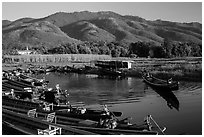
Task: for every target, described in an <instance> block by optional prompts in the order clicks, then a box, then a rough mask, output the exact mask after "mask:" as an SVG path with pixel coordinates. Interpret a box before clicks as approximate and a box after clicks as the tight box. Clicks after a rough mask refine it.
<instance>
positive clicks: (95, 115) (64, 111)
mask: <svg viewBox="0 0 204 137" xmlns="http://www.w3.org/2000/svg"><path fill="white" fill-rule="evenodd" d="M2 105H4V106H12V107H16V108H22V109H26V110H28V109H33V108H37V109H38V110H39V111H41V112H44V111H45V113H49V111H46V110H52V112H56V115H58V116H66V117H73V118H79V119H90V120H94V121H99V120H100V119H101V118H103V119H105V118H111V116H112V115H106V114H105V113H106V112H105V111H104V110H92V109H86V110H85V112H83V109H84V108H79V107H71V105H66V106H65V105H63V106H58V105H52V106H45V104H44V102H43V101H41V102H40V101H39V100H37V102H31V101H25V100H19V99H12V98H9V97H7V96H3V97H2ZM68 110H69V111H68ZM81 112H83V113H81ZM112 113H113V115H114V116H116V117H120V116H121V115H122V112H112Z"/></svg>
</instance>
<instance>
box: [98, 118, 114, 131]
mask: <svg viewBox="0 0 204 137" xmlns="http://www.w3.org/2000/svg"><path fill="white" fill-rule="evenodd" d="M117 125H118V123H117V120H116V119H115V118H114V117H112V118H111V119H102V118H101V119H100V120H99V123H98V127H102V128H107V129H115V128H116V127H117Z"/></svg>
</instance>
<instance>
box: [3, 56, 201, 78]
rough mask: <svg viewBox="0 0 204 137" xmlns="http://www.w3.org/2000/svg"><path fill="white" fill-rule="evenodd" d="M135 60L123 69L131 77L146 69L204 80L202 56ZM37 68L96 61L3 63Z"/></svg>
mask: <svg viewBox="0 0 204 137" xmlns="http://www.w3.org/2000/svg"><path fill="white" fill-rule="evenodd" d="M113 59H116V60H130V58H113ZM131 60H133V64H132V68H131V69H123V70H122V71H123V72H125V73H126V76H129V77H141V75H142V73H141V72H142V71H144V70H146V71H148V72H150V73H151V74H152V75H154V76H156V77H159V78H163V79H168V78H171V77H172V78H173V79H175V80H183V81H202V58H170V59H152V58H136V59H131ZM31 65H32V66H33V67H35V68H39V67H47V66H61V67H63V66H66V65H68V66H74V67H76V68H83V67H84V66H92V67H94V62H92V61H90V62H79V61H71V62H49V63H44V62H41V63H40V62H36V63H16V64H14V63H12V64H10V63H7V64H6V63H3V64H2V70H12V69H16V68H18V67H21V68H23V69H26V68H28V67H29V66H31Z"/></svg>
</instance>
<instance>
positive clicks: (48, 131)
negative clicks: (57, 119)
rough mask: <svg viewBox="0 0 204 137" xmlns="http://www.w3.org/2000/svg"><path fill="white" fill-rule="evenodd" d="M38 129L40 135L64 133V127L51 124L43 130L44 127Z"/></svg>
mask: <svg viewBox="0 0 204 137" xmlns="http://www.w3.org/2000/svg"><path fill="white" fill-rule="evenodd" d="M37 130H38V135H61V133H62V128H60V127H57V126H53V125H49V128H48V129H45V130H42V129H37Z"/></svg>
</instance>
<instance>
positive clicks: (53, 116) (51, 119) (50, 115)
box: [43, 112, 56, 123]
mask: <svg viewBox="0 0 204 137" xmlns="http://www.w3.org/2000/svg"><path fill="white" fill-rule="evenodd" d="M53 120H54V121H55V123H56V117H55V112H53V113H50V114H48V115H47V117H46V118H45V119H43V121H46V122H50V123H52V122H53Z"/></svg>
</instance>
